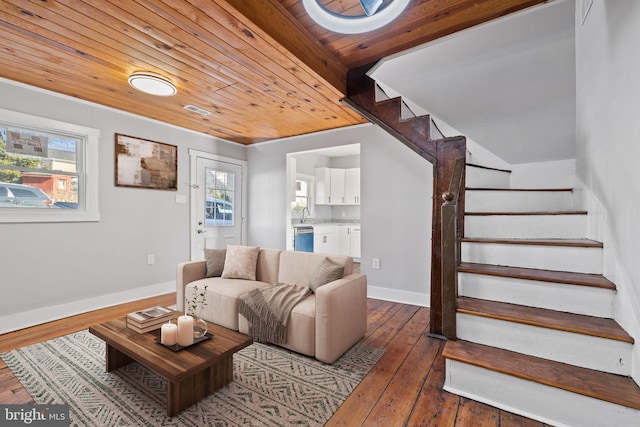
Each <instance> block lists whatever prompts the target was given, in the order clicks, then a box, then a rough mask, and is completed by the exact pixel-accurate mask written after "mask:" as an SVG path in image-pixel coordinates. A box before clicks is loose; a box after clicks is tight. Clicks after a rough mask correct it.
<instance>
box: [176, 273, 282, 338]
mask: <svg viewBox="0 0 640 427" xmlns="http://www.w3.org/2000/svg"><path fill="white" fill-rule="evenodd" d="M205 285H206V286H207V290H206V297H205V298H206V301H207V304H206V306H205V307H204V308H203V309H202V312H201V314H200V316H201V317H202V318H203V319H204V320H206V321H208V322H211V323H215V324H218V325H220V326H224V327H225V328H229V329H233V330H235V331H237V330H238V298H239V297H240V295H243V294H245V293H247V292H249V291H252V290H253V289H256V288H262V287H268V286H271V284H269V283H264V282H258V281H256V280H245V279H223V278H220V277H211V278H207V279H200V280H196V281H194V282H191V283H189V284H188V285H187V286H186V288H185V298H186V299H187V300H189V299H190V298H192V295H193V288H194V286H198V289H200V290H202V289H204V286H205Z"/></svg>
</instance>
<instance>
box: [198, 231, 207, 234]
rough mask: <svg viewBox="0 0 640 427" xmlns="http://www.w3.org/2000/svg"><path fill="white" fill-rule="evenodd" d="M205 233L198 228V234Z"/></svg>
mask: <svg viewBox="0 0 640 427" xmlns="http://www.w3.org/2000/svg"><path fill="white" fill-rule="evenodd" d="M202 233H206V231H204V230H198V234H202Z"/></svg>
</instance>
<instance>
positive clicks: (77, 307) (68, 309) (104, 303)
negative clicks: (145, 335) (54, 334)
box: [0, 281, 176, 334]
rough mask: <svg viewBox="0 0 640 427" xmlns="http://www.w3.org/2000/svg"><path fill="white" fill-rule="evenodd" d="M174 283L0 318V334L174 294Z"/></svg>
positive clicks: (160, 284)
mask: <svg viewBox="0 0 640 427" xmlns="http://www.w3.org/2000/svg"><path fill="white" fill-rule="evenodd" d="M175 290H176V282H175V281H173V282H165V283H159V284H157V285H152V286H146V287H144V288H136V289H131V290H128V291H125V292H118V293H115V294H107V295H100V296H97V297H93V298H88V299H85V300H80V301H73V302H69V303H65V304H59V305H54V306H50V307H43V308H38V309H35V310H30V311H24V312H21V313H12V314H9V315H6V316H0V325H1V326H0V334H4V333H7V332H13V331H17V330H19V329H24V328H28V327H30V326H35V325H40V324H42V323H47V322H51V321H54V320H58V319H63V318H65V317H69V316H75V315H77V314H82V313H86V312H88V311H92V310H98V309H101V308H106V307H111V306H114V305H118V304H123V303H127V302H131V301H136V300H139V299H144V298H149V297H154V296H157V295H162V294H167V293H170V292H175Z"/></svg>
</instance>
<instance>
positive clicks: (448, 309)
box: [440, 193, 458, 340]
mask: <svg viewBox="0 0 640 427" xmlns="http://www.w3.org/2000/svg"><path fill="white" fill-rule="evenodd" d="M442 198H443V200H444V203H443V204H442V206H441V207H440V215H441V218H442V259H443V260H457V259H458V239H457V227H456V222H457V220H458V212H457V209H456V206H457V203H456V199H457V197H456V195H455V194H453V193H444V194H443V195H442ZM457 267H458V266H457V263H456V262H443V263H442V279H441V280H442V335H444V336H445V338H447V339H448V340H455V339H456V338H457V337H456V299H457V298H458V268H457Z"/></svg>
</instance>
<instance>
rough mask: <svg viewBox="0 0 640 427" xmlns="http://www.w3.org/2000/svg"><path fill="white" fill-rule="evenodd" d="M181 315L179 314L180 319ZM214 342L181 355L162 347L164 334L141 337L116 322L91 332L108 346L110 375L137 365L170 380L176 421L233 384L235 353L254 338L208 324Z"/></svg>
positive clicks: (122, 321)
mask: <svg viewBox="0 0 640 427" xmlns="http://www.w3.org/2000/svg"><path fill="white" fill-rule="evenodd" d="M178 315H180V313H176V317H177V316H178ZM208 329H209V333H212V334H213V335H214V336H213V338H211V339H208V340H206V341H203V342H200V343H198V344H195V345H193V346H191V347H188V348H185V349H183V350H180V351H177V352H175V351H173V350H171V349H169V348H166V347H165V346H163V345H161V344H158V343H157V342H156V339H157V338H158V337H159V336H160V330H159V329H158V330H156V331H153V332H149V333H146V334H139V333H137V332H136V331H134V330H132V329H129V328H127V325H126V323H125V319H124V318H122V319H116V320H112V321H110V322H106V323H101V324H99V325H95V326H92V327H90V328H89V332H91V333H92V334H93V335H95V336H97V337H98V338H100V339H101V340H103V341H104V342H105V343H106V344H107V351H106V359H107V360H106V361H107V372H110V371H113V370H114V369H118V368H120V367H122V366H124V365H126V364H128V363H131V362H133V361H136V362H138V363H140V364H141V365H143V366H145V367H147V368H149V369H151V370H152V371H154V372H155V373H157V374H158V375H160V376H161V377H163V378H165V379H166V380H167V415H168V416H169V417H173V416H174V415H176V414H178V413H179V412H181V411H183V410H184V409H186V408H188V407H189V406H191V405H193V404H194V403H196V402H198V401H199V400H200V399H202V398H204V397H206V396H208V395H210V394H211V393H213V392H214V391H216V390H218V389H220V388H222V387H224V386H225V385H227V384H229V383H230V382H231V381H232V380H233V353H235V352H237V351H239V350H241V349H243V348H245V347H247V346H248V345H250V344H251V343H252V342H253V340H252V339H251V337H249V336H247V335H244V334H241V333H239V332H236V331H232V330H230V329H226V328H223V327H222V326H218V325H213V324H211V323H208Z"/></svg>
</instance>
